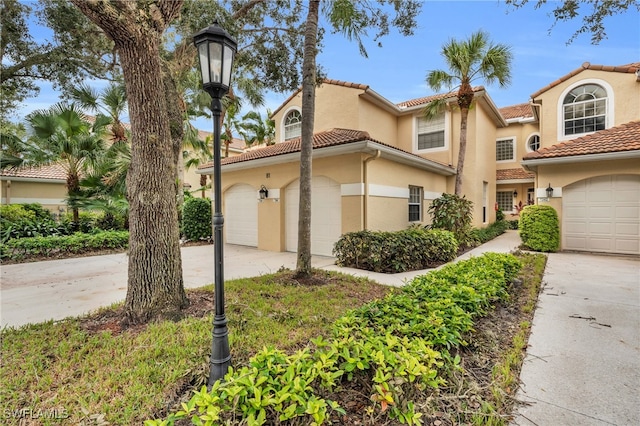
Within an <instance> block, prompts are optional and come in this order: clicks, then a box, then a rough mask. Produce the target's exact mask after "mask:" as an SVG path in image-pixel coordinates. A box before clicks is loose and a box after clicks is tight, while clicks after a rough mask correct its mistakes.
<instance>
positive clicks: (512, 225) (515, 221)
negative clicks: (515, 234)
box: [506, 220, 518, 229]
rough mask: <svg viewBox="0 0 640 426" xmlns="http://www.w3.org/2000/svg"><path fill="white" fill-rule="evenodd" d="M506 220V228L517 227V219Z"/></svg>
mask: <svg viewBox="0 0 640 426" xmlns="http://www.w3.org/2000/svg"><path fill="white" fill-rule="evenodd" d="M506 222H507V224H508V225H509V228H508V229H518V221H517V220H507V221H506Z"/></svg>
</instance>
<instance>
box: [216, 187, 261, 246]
mask: <svg viewBox="0 0 640 426" xmlns="http://www.w3.org/2000/svg"><path fill="white" fill-rule="evenodd" d="M224 203H225V212H224V229H225V233H226V236H227V243H229V244H239V245H243V246H252V247H257V246H258V195H257V192H256V190H255V189H253V187H251V186H250V185H245V184H238V185H233V186H232V187H231V188H229V189H228V190H227V191H226V192H225V193H224Z"/></svg>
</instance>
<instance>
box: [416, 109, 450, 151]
mask: <svg viewBox="0 0 640 426" xmlns="http://www.w3.org/2000/svg"><path fill="white" fill-rule="evenodd" d="M444 127H445V122H444V113H442V114H439V115H438V116H437V117H433V118H425V117H416V129H417V133H418V134H417V148H418V150H423V149H433V148H443V147H444V146H445V140H444Z"/></svg>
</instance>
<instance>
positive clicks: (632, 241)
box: [562, 175, 640, 254]
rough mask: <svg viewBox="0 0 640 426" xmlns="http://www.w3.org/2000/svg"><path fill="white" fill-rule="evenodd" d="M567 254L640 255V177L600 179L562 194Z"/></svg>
mask: <svg viewBox="0 0 640 426" xmlns="http://www.w3.org/2000/svg"><path fill="white" fill-rule="evenodd" d="M562 234H563V235H562V236H563V248H564V249H565V250H581V251H593V252H605V253H624V254H640V237H639V235H640V176H637V175H619V176H600V177H596V178H591V179H586V180H583V181H580V182H577V183H574V184H572V185H570V186H568V187H566V188H563V191H562Z"/></svg>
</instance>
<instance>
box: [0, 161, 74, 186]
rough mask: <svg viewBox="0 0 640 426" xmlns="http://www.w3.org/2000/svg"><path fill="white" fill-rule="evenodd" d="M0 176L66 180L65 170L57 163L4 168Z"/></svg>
mask: <svg viewBox="0 0 640 426" xmlns="http://www.w3.org/2000/svg"><path fill="white" fill-rule="evenodd" d="M0 176H2V177H7V178H12V177H19V178H32V179H50V180H63V181H65V182H66V181H67V172H66V171H65V169H64V168H63V167H62V166H60V165H59V164H52V165H50V166H43V167H29V168H20V169H6V170H2V172H0Z"/></svg>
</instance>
